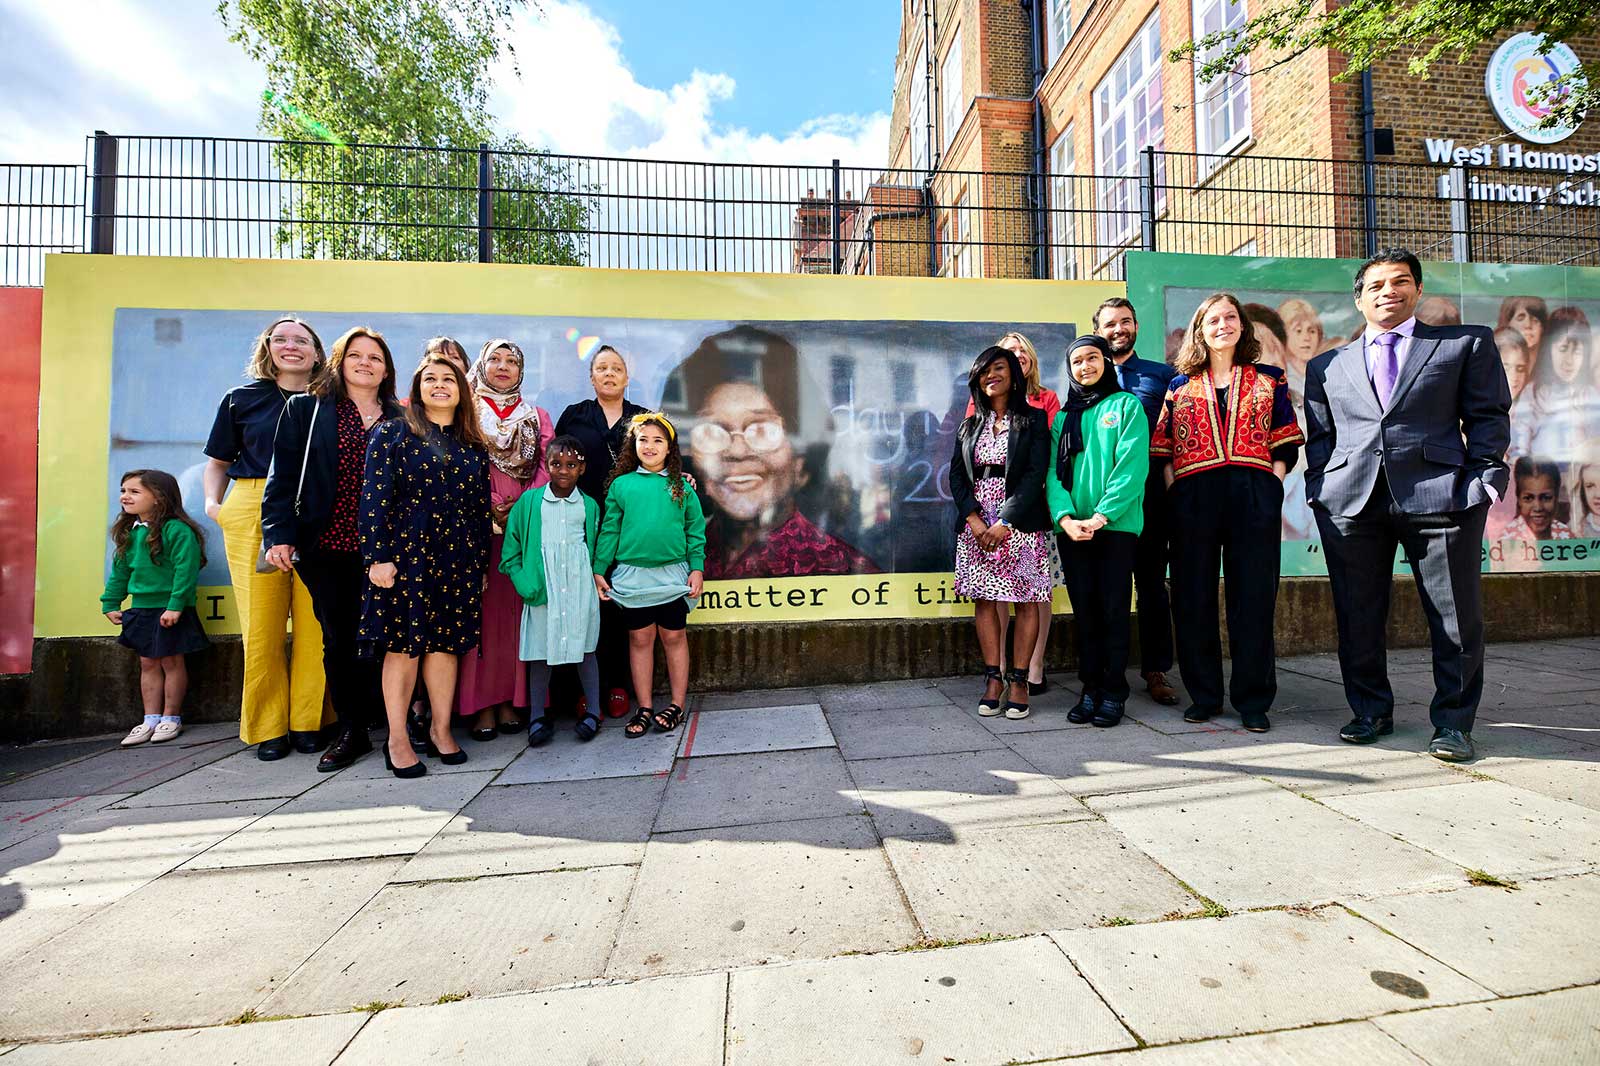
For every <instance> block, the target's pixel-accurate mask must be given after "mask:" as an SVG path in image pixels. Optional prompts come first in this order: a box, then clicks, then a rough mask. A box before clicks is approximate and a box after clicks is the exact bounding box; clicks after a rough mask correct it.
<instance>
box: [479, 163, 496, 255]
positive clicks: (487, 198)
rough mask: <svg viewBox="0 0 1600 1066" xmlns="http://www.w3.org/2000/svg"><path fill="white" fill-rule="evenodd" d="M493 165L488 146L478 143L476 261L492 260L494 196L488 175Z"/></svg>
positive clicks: (489, 175)
mask: <svg viewBox="0 0 1600 1066" xmlns="http://www.w3.org/2000/svg"><path fill="white" fill-rule="evenodd" d="M493 170H494V165H493V161H492V159H491V158H490V154H489V146H488V145H487V144H480V145H478V262H480V263H492V262H494V198H493V196H492V195H491V189H490V185H491V182H490V177H491V175H492V173H493Z"/></svg>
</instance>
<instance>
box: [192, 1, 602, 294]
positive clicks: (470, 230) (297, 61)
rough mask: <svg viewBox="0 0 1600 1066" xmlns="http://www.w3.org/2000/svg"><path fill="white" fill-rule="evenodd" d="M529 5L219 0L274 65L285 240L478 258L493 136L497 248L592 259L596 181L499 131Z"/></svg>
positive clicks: (548, 257)
mask: <svg viewBox="0 0 1600 1066" xmlns="http://www.w3.org/2000/svg"><path fill="white" fill-rule="evenodd" d="M525 4H526V0H219V3H218V4H217V15H218V17H219V18H220V19H221V20H222V22H223V24H224V26H226V27H227V29H228V30H229V32H230V39H231V40H233V41H235V42H237V43H238V44H239V45H241V46H242V47H243V49H244V51H245V53H246V54H247V55H249V56H250V57H251V58H252V59H254V60H256V61H257V62H259V63H260V64H261V65H262V66H263V68H264V69H265V71H266V81H267V84H266V91H265V92H263V94H262V105H261V115H260V121H259V125H260V128H261V130H262V132H264V133H265V134H267V135H268V136H270V137H273V138H275V139H277V140H278V141H280V142H281V143H279V144H276V145H274V146H273V149H272V155H273V162H274V164H275V166H276V168H277V170H278V172H279V175H280V176H281V177H282V178H283V179H284V181H285V183H286V184H288V186H289V188H290V189H292V190H293V191H292V193H291V194H290V195H288V196H287V197H286V198H285V199H284V200H283V202H282V204H281V210H280V223H279V228H278V240H279V241H280V242H281V243H284V244H293V245H295V246H297V247H298V248H299V250H300V253H301V254H302V255H305V256H307V257H321V256H329V257H333V258H339V259H406V260H435V261H459V260H471V259H476V258H477V254H478V252H477V249H478V230H477V225H478V187H479V181H478V179H479V152H478V148H479V145H480V144H492V145H494V150H493V153H492V156H491V158H492V160H493V165H492V168H491V169H492V182H491V188H492V189H493V192H492V193H491V197H490V199H491V202H492V210H493V223H494V226H495V234H494V253H493V255H494V258H495V260H496V261H499V262H517V263H554V264H562V265H581V264H582V263H583V261H584V251H583V247H584V246H583V241H582V236H583V233H584V231H585V229H586V228H587V224H588V221H589V218H590V216H591V213H592V211H593V197H592V195H591V192H592V190H589V189H588V188H586V187H582V186H574V185H573V184H572V183H570V182H567V181H565V180H564V179H565V178H566V177H567V169H568V168H566V167H565V166H563V165H562V163H561V161H560V160H559V159H558V158H556V157H552V156H550V155H548V154H547V153H543V152H538V151H534V150H533V149H531V148H529V147H528V146H527V145H526V144H524V143H522V142H521V141H520V140H519V139H517V138H515V137H505V136H501V135H498V134H497V131H496V129H495V125H494V120H493V116H492V115H491V114H490V112H489V106H488V86H489V71H490V69H491V67H492V65H493V64H494V63H495V61H496V60H497V59H499V58H500V57H502V56H505V57H508V58H510V59H512V60H513V66H514V60H515V57H514V55H513V54H512V50H511V45H510V42H509V40H508V39H507V37H506V27H507V25H508V24H509V21H510V19H511V18H512V17H513V16H514V15H515V14H517V13H518V12H519V11H520V10H521V9H523V8H524V6H525Z"/></svg>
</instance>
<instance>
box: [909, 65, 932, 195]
mask: <svg viewBox="0 0 1600 1066" xmlns="http://www.w3.org/2000/svg"><path fill="white" fill-rule="evenodd" d="M910 137H911V169H912V170H915V171H918V172H921V171H925V170H927V169H928V49H927V45H925V44H924V45H919V46H918V47H917V61H916V62H915V63H913V64H912V65H911V129H910Z"/></svg>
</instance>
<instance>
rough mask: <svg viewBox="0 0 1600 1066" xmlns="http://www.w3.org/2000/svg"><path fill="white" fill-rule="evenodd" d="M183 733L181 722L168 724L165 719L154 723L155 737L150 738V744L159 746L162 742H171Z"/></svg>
mask: <svg viewBox="0 0 1600 1066" xmlns="http://www.w3.org/2000/svg"><path fill="white" fill-rule="evenodd" d="M181 732H183V723H182V722H168V721H166V720H165V719H163V720H162V721H160V722H158V723H156V731H155V735H153V736H152V737H151V738H150V743H152V744H160V743H161V742H162V741H164V740H171V739H172V738H173V737H175V736H177V735H178V734H179V733H181Z"/></svg>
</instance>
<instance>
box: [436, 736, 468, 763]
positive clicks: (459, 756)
mask: <svg viewBox="0 0 1600 1066" xmlns="http://www.w3.org/2000/svg"><path fill="white" fill-rule="evenodd" d="M427 752H428V755H429V757H430V758H434V759H438V760H439V761H440V762H442V763H444V764H445V765H446V766H460V765H461V764H462V763H464V762H466V761H467V753H466V752H464V751H461V750H459V749H458V750H456V751H451V752H443V751H440V750H439V746H438V745H437V744H435V743H434V742H433V738H432V737H429V738H428V747H427Z"/></svg>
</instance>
